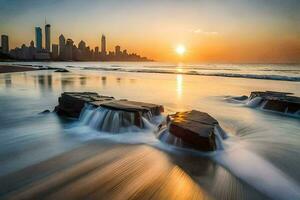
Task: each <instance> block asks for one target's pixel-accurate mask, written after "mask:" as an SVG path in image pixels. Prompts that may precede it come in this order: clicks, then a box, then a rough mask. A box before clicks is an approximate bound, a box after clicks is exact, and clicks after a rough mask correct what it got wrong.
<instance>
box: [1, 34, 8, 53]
mask: <svg viewBox="0 0 300 200" xmlns="http://www.w3.org/2000/svg"><path fill="white" fill-rule="evenodd" d="M1 47H2V53H6V54H7V53H8V52H9V41H8V35H1Z"/></svg>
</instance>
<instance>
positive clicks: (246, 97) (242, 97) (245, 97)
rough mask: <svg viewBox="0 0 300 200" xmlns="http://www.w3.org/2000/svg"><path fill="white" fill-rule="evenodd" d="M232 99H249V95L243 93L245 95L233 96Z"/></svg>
mask: <svg viewBox="0 0 300 200" xmlns="http://www.w3.org/2000/svg"><path fill="white" fill-rule="evenodd" d="M232 99H234V100H238V101H245V100H247V99H248V96H246V95H243V96H240V97H232Z"/></svg>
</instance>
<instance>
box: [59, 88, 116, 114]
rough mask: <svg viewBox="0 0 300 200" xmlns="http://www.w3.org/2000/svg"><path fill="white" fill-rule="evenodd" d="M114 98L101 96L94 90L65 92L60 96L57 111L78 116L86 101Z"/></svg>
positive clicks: (101, 100) (102, 100)
mask: <svg viewBox="0 0 300 200" xmlns="http://www.w3.org/2000/svg"><path fill="white" fill-rule="evenodd" d="M111 100H114V98H113V97H108V96H101V95H99V94H97V93H94V92H64V93H62V94H61V97H59V98H58V106H56V107H55V110H54V111H55V112H56V113H57V114H59V115H61V116H66V117H73V118H78V117H79V115H80V112H81V110H82V109H83V107H84V105H85V104H86V103H93V102H105V101H111Z"/></svg>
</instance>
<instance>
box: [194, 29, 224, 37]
mask: <svg viewBox="0 0 300 200" xmlns="http://www.w3.org/2000/svg"><path fill="white" fill-rule="evenodd" d="M190 32H192V33H194V34H201V35H219V34H220V33H219V32H216V31H203V30H202V29H200V28H198V29H194V30H190Z"/></svg>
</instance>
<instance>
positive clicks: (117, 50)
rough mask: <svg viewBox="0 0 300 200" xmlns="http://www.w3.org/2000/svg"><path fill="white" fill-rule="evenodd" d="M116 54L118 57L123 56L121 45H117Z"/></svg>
mask: <svg viewBox="0 0 300 200" xmlns="http://www.w3.org/2000/svg"><path fill="white" fill-rule="evenodd" d="M115 54H116V56H117V57H119V56H121V55H122V52H121V47H120V46H119V45H117V46H116V47H115Z"/></svg>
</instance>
